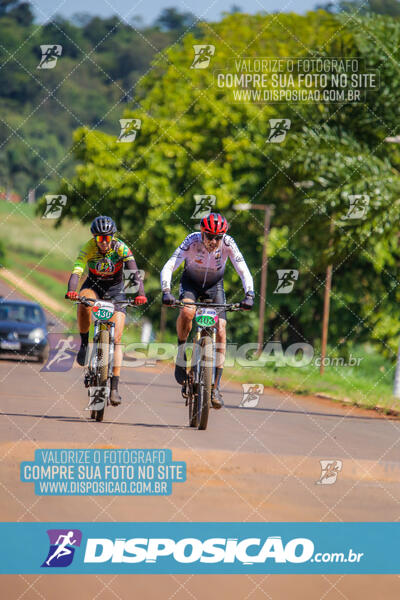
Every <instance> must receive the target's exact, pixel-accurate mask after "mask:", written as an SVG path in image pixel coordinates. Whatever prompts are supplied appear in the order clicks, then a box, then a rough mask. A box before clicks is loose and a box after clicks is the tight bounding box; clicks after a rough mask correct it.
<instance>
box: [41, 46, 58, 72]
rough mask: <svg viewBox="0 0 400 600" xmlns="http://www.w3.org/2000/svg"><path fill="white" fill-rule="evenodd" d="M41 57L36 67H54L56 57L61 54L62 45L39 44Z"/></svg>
mask: <svg viewBox="0 0 400 600" xmlns="http://www.w3.org/2000/svg"><path fill="white" fill-rule="evenodd" d="M40 50H41V51H42V58H41V59H40V63H39V64H38V66H37V68H38V69H54V67H55V66H56V64H57V58H59V57H60V56H61V53H62V46H60V45H59V44H50V45H49V44H46V45H43V46H40Z"/></svg>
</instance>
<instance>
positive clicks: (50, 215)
mask: <svg viewBox="0 0 400 600" xmlns="http://www.w3.org/2000/svg"><path fill="white" fill-rule="evenodd" d="M66 204H67V196H64V195H60V196H46V208H45V211H44V213H43V216H42V219H58V218H59V217H61V213H62V211H63V208H64V206H65V205H66Z"/></svg>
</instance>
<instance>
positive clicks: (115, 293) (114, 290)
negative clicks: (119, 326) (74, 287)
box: [81, 276, 126, 315]
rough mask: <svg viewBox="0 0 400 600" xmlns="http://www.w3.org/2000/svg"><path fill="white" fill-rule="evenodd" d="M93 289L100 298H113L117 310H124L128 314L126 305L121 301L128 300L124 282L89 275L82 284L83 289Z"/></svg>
mask: <svg viewBox="0 0 400 600" xmlns="http://www.w3.org/2000/svg"><path fill="white" fill-rule="evenodd" d="M85 288H86V289H90V290H93V291H94V292H95V293H96V294H97V297H98V298H99V299H100V300H108V299H111V300H112V301H113V302H114V303H115V312H122V313H124V315H126V306H123V305H122V306H121V305H120V304H119V303H118V301H119V302H126V294H124V292H123V289H124V288H123V282H119V283H114V282H113V281H107V280H106V279H98V278H97V279H91V277H90V276H89V277H87V278H86V279H85V281H84V282H83V283H82V285H81V290H83V289H85Z"/></svg>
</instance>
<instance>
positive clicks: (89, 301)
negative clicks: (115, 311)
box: [64, 294, 139, 308]
mask: <svg viewBox="0 0 400 600" xmlns="http://www.w3.org/2000/svg"><path fill="white" fill-rule="evenodd" d="M64 298H65V299H66V300H70V298H68V296H67V294H65V296H64ZM98 300H100V301H101V299H100V298H89V296H78V297H77V298H76V300H74V302H76V303H77V304H84V305H85V306H93V304H94V303H95V302H97V301H98ZM104 302H111V304H114V306H115V305H116V304H125V305H126V306H129V307H132V306H133V307H135V308H139V305H138V304H135V303H134V300H130V299H129V300H122V301H118V302H114V301H113V299H112V298H107V299H104Z"/></svg>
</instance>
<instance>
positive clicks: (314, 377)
mask: <svg viewBox="0 0 400 600" xmlns="http://www.w3.org/2000/svg"><path fill="white" fill-rule="evenodd" d="M327 356H329V349H328V352H327ZM352 357H353V359H361V360H359V364H358V365H357V364H356V363H355V364H354V366H350V365H349V363H348V360H349V359H343V361H344V364H340V362H339V363H338V362H336V363H334V364H332V365H331V366H325V371H324V374H323V375H320V373H319V366H317V365H315V363H314V360H313V361H312V362H311V363H310V364H309V365H307V366H303V367H289V366H282V367H278V366H273V365H269V366H265V367H252V366H249V367H240V366H239V367H237V366H234V367H227V368H226V369H225V370H224V373H225V378H226V377H227V378H230V379H232V380H234V381H240V382H241V383H261V384H263V385H265V386H267V387H274V388H277V389H279V390H282V391H288V392H293V393H295V394H309V395H312V394H318V395H321V396H324V397H329V398H331V399H334V400H338V401H345V402H346V403H349V404H354V405H357V406H360V407H364V408H376V407H378V408H379V409H381V410H383V411H384V412H387V413H389V412H390V411H391V410H392V411H400V399H398V398H395V397H394V396H393V395H392V390H393V379H394V369H395V365H394V364H393V363H391V362H390V361H389V360H387V359H385V358H383V357H382V356H380V355H379V354H377V353H376V352H375V351H374V349H373V348H372V347H371V346H368V345H366V346H356V347H355V348H354V349H353V351H352ZM333 360H336V361H337V359H333ZM346 365H349V366H346Z"/></svg>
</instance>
